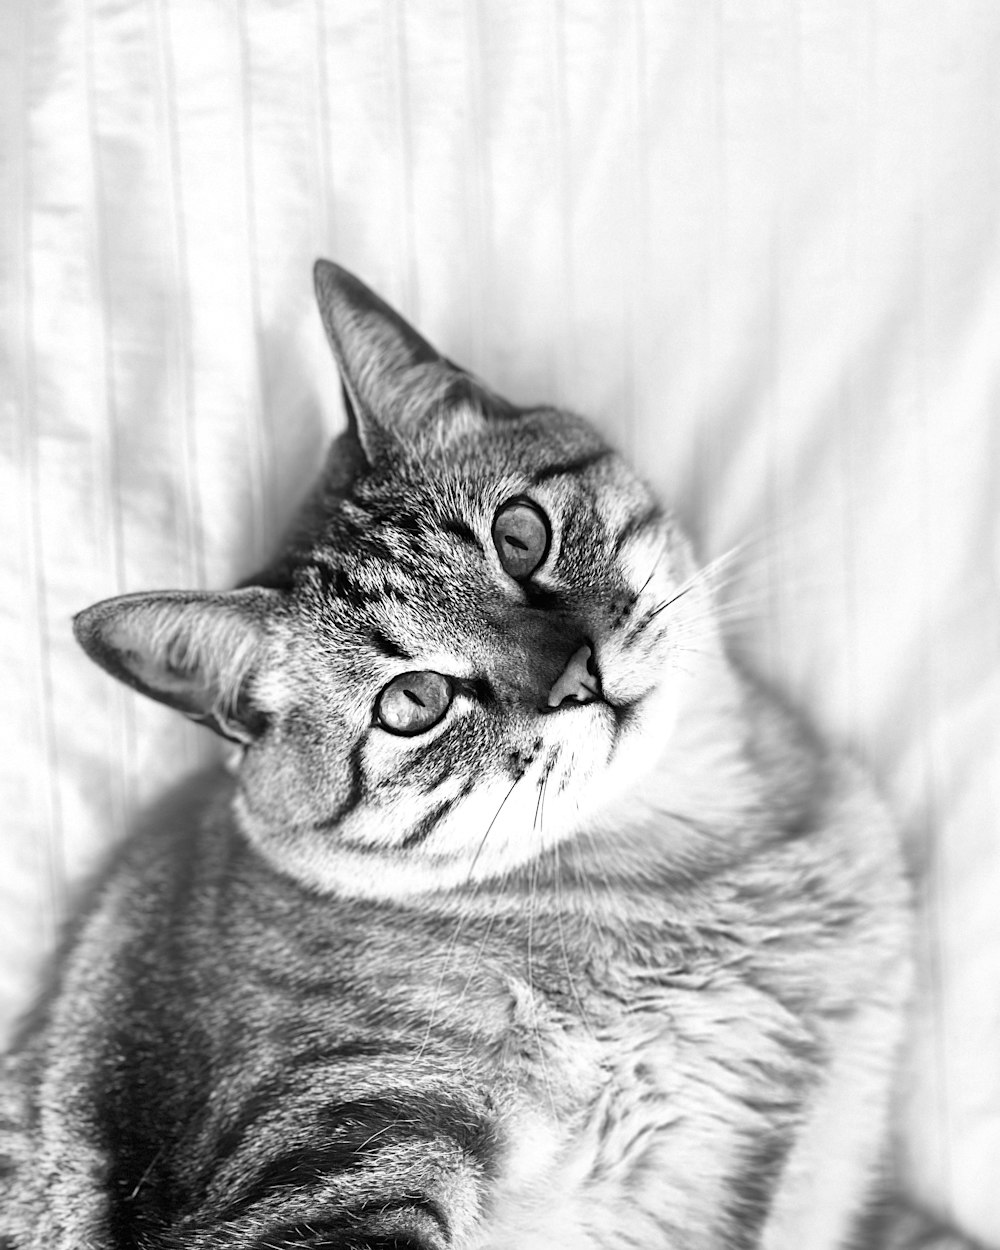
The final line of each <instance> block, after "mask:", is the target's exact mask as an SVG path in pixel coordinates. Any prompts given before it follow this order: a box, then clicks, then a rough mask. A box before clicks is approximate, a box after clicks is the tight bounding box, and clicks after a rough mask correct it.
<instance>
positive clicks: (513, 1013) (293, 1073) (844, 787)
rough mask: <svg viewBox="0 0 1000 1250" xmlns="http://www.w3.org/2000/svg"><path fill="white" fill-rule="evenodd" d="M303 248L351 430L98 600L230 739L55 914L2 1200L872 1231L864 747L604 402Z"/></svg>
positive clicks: (157, 672) (235, 1236) (412, 1234)
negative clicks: (720, 572) (772, 637)
mask: <svg viewBox="0 0 1000 1250" xmlns="http://www.w3.org/2000/svg"><path fill="white" fill-rule="evenodd" d="M316 289H317V293H318V299H319V305H320V309H321V312H322V317H323V321H324V323H325V327H326V332H327V335H328V337H329V340H330V343H331V345H332V347H333V351H334V354H335V356H336V359H337V362H338V364H339V367H340V371H341V376H342V380H343V386H344V392H345V399H346V405H347V409H348V416H349V423H348V424H349V428H348V430H347V432H346V433H344V434H342V435H341V436H340V438H338V439H337V441H336V442H335V444H334V446H333V449H332V451H331V454H330V457H329V461H328V464H327V467H326V469H325V471H324V474H323V476H322V479H321V481H320V483H319V485H318V486H317V488H316V490H315V491H314V492H313V494H312V496H311V497H310V499H309V502H308V503H307V505H306V507H305V509H304V511H303V513H302V516H301V518H300V519H299V522H298V523H297V526H296V528H295V530H294V532H293V534H292V536H291V538H290V541H289V543H288V544H287V546H286V548H285V550H284V551H283V552H282V554H281V555H280V557H279V558H278V559H277V560H276V561H275V562H274V563H273V565H272V566H270V567H269V568H268V569H267V570H266V571H265V572H263V573H262V574H261V575H260V576H259V577H257V578H254V579H253V580H252V582H250V583H247V584H245V585H243V586H241V587H240V588H239V589H236V590H233V591H229V592H225V593H205V592H194V591H166V592H156V593H142V594H131V595H125V596H123V597H120V598H116V599H112V600H109V601H106V602H103V603H98V604H96V605H95V606H93V607H91V608H88V609H87V610H86V611H85V612H82V613H81V614H80V615H79V616H78V617H77V618H76V621H75V630H76V635H77V638H78V639H79V641H80V642H81V643H82V645H83V647H84V649H85V650H86V651H87V653H88V654H89V655H90V656H91V658H93V659H94V660H96V661H97V663H98V664H100V665H102V666H103V667H104V668H105V669H107V670H108V672H110V673H111V674H113V675H114V676H115V677H118V678H120V679H121V680H122V681H124V682H126V683H127V684H128V685H130V686H132V687H133V688H134V689H136V690H139V691H141V692H142V693H144V694H147V695H150V696H152V697H153V698H155V699H159V700H162V701H163V702H165V703H168V704H170V705H172V706H173V707H175V708H178V709H179V710H180V711H182V712H184V713H186V714H187V715H188V716H191V717H193V718H195V719H196V720H198V721H201V722H203V723H204V724H206V725H208V726H210V727H211V728H212V729H214V730H215V731H217V732H218V733H219V734H221V735H223V736H224V737H225V738H228V739H230V740H231V741H232V743H233V744H234V746H235V750H236V753H237V755H238V764H234V766H233V767H232V768H231V769H229V770H221V769H220V770H219V772H218V774H214V773H213V774H211V775H209V776H207V777H204V778H201V779H200V780H199V781H198V782H196V783H195V784H193V785H189V786H188V787H186V789H185V791H184V792H183V793H182V795H181V796H180V798H178V799H176V800H175V801H173V802H171V803H168V804H167V805H166V806H165V808H164V809H163V810H161V811H160V813H159V816H158V818H157V819H155V820H153V821H151V822H150V823H149V826H148V827H147V828H145V829H143V830H140V831H139V832H138V833H137V834H136V836H135V837H134V838H133V839H132V840H131V841H130V842H129V843H128V844H127V845H126V846H125V848H124V850H123V851H122V852H121V853H120V856H119V857H118V859H117V862H116V863H115V864H114V866H113V867H112V869H111V870H110V872H109V873H107V874H106V876H105V877H104V879H103V880H102V881H101V883H100V884H99V886H98V887H97V888H96V890H95V891H94V893H93V896H92V898H91V900H90V902H89V904H88V906H87V907H86V908H85V909H84V911H83V914H82V917H81V919H80V920H79V921H78V922H77V924H76V925H75V927H74V930H73V932H72V934H71V935H70V936H69V938H68V939H67V942H66V945H65V948H64V951H63V953H62V956H61V958H60V961H59V965H58V968H57V971H56V974H55V977H54V982H53V985H52V987H51V989H50V990H49V992H48V993H47V994H46V996H45V997H44V999H43V1001H42V1002H41V1003H40V1005H39V1006H38V1007H37V1008H36V1010H35V1012H34V1013H33V1015H32V1017H31V1018H30V1019H29V1021H28V1022H27V1024H26V1026H25V1028H24V1029H23V1031H22V1035H21V1037H20V1038H19V1040H18V1042H17V1044H16V1045H15V1047H14V1050H13V1052H12V1054H11V1056H10V1058H9V1061H8V1083H7V1087H6V1093H5V1102H4V1107H3V1130H2V1131H3V1143H2V1144H3V1151H4V1155H5V1158H6V1168H5V1173H4V1180H3V1185H4V1186H5V1188H4V1189H3V1191H2V1192H3V1204H2V1206H3V1214H2V1218H0V1243H2V1245H4V1246H6V1247H16V1248H17V1250H28V1248H29V1247H30V1248H33V1250H42V1248H44V1250H82V1248H86V1250H109V1248H111V1247H117V1248H124V1247H136V1248H141V1250H179V1248H181V1247H184V1248H190V1250H208V1248H209V1247H211V1248H213V1250H215V1248H221V1247H247V1248H250V1247H253V1248H255V1250H277V1248H279V1247H311V1248H312V1250H320V1248H321V1247H323V1248H326V1250H333V1248H334V1247H338V1248H345V1250H346V1248H352V1250H361V1248H362V1247H365V1248H369V1250H375V1248H383V1250H387V1248H388V1247H399V1248H402V1247H406V1248H408V1250H417V1248H421V1250H431V1248H437V1247H454V1248H456V1250H458V1248H467V1250H473V1248H475V1250H501V1248H503V1250H543V1248H544V1250H552V1248H560V1247H565V1248H567V1250H569V1248H570V1247H572V1248H573V1250H587V1248H594V1250H596V1248H598V1247H600V1248H604V1250H624V1248H626V1247H635V1248H653V1247H664V1248H666V1247H672V1248H680V1247H683V1248H685V1250H702V1248H704V1250H709V1248H715V1250H718V1248H722V1247H725V1248H727V1250H740V1248H749V1247H757V1246H761V1247H767V1248H768V1250H832V1248H834V1247H840V1248H842V1247H846V1246H848V1245H855V1244H858V1239H859V1238H860V1237H861V1236H862V1229H863V1228H864V1227H867V1225H866V1221H869V1219H870V1216H871V1212H872V1210H873V1206H874V1205H875V1204H876V1199H877V1197H878V1190H879V1187H880V1178H881V1173H882V1165H883V1163H884V1156H885V1143H886V1121H887V1107H888V1102H889V1091H890V1083H891V1075H890V1074H891V1071H892V1067H893V1062H894V1056H895V1054H896V1051H897V1047H898V1044H899V1041H900V1035H901V1019H902V1007H903V1004H904V1000H905V999H906V996H907V991H908V985H909V979H910V968H909V955H908V943H909V903H908V895H907V890H906V887H905V884H904V878H903V874H902V871H901V866H900V858H899V851H898V848H897V841H896V836H895V833H894V830H893V827H892V825H891V823H890V821H889V820H888V819H887V816H886V814H885V812H884V811H883V809H882V807H881V806H880V804H879V802H878V800H877V799H876V798H875V796H874V795H873V792H872V790H871V788H870V786H869V784H868V782H867V781H866V779H865V777H864V775H863V774H862V773H861V772H860V771H859V769H858V768H857V767H856V766H855V765H854V764H853V763H852V762H850V761H849V760H847V759H845V758H844V757H842V756H838V755H836V754H834V753H831V752H830V751H829V750H827V749H826V748H825V747H824V746H823V745H822V744H821V743H820V742H819V741H817V739H816V737H815V736H814V735H813V733H812V732H811V731H810V730H809V728H808V727H807V726H805V725H804V724H803V723H802V722H801V721H800V720H799V719H798V718H797V717H796V716H794V715H793V714H792V713H791V712H790V711H788V710H787V709H786V708H785V707H784V706H783V705H782V704H781V703H780V702H778V701H776V699H775V698H774V697H773V696H772V695H770V694H768V693H767V692H766V691H765V690H764V689H762V688H761V686H760V685H759V684H758V683H756V682H754V681H752V680H751V679H750V678H749V677H748V676H747V675H746V674H745V673H744V672H742V671H741V669H740V668H739V667H738V666H737V665H736V664H734V662H732V661H731V660H730V659H729V658H728V657H727V653H726V651H725V649H724V645H723V640H722V638H721V636H720V630H719V627H718V624H717V613H716V612H715V610H714V608H713V592H712V577H711V574H710V572H709V571H708V570H705V569H702V568H700V567H699V565H698V564H696V562H695V560H694V558H693V556H692V553H691V549H690V547H689V544H688V542H687V541H686V540H685V538H684V536H683V535H682V534H681V532H680V531H679V530H678V527H677V524H676V522H675V520H674V519H673V518H672V517H671V516H670V515H669V514H668V513H666V512H665V511H663V510H662V509H661V508H660V507H659V506H658V505H657V504H656V503H655V502H654V501H653V500H652V499H651V497H650V495H649V494H648V492H647V490H646V489H645V487H644V486H643V485H642V484H641V483H640V481H639V480H638V479H637V478H636V477H635V476H634V475H633V473H632V472H631V471H630V470H629V469H628V468H627V467H626V465H625V464H624V463H623V462H622V460H621V459H620V458H619V457H618V456H617V455H616V454H614V452H613V451H611V449H610V448H609V447H607V446H606V445H605V444H604V442H602V440H601V439H600V438H599V437H598V436H597V435H596V434H595V433H594V432H593V430H592V429H591V428H590V427H589V426H588V425H587V424H586V423H585V422H584V421H582V420H580V419H579V418H577V417H575V416H572V415H570V414H568V413H566V412H562V411H558V410H555V409H552V408H547V407H540V408H538V407H536V408H518V407H516V406H514V405H512V404H510V403H508V402H506V401H504V400H503V399H501V398H499V397H498V396H496V395H495V394H493V393H491V392H490V391H489V390H488V389H487V388H486V387H485V386H484V385H483V384H482V383H480V382H479V381H478V380H477V379H475V378H473V377H472V376H470V375H469V374H468V373H466V372H464V371H463V370H461V369H460V368H457V367H456V366H455V365H453V364H451V363H450V362H449V361H448V360H446V359H445V358H444V357H442V356H441V355H440V354H439V353H438V352H437V351H436V350H435V349H434V348H433V347H431V346H430V345H429V344H428V343H427V342H426V341H425V340H424V339H423V338H422V337H420V336H419V335H418V334H417V333H416V332H415V331H414V330H413V329H412V328H411V327H410V326H409V325H408V324H406V322H404V321H403V320H402V318H401V317H400V316H398V315H397V314H396V313H395V312H394V311H393V310H392V309H390V308H389V307H388V306H387V305H386V304H385V303H383V301H382V300H381V299H379V298H378V297H377V296H376V295H375V294H374V293H373V292H371V291H370V290H368V289H367V288H366V287H365V286H364V285H363V284H362V283H361V282H359V281H358V280H357V279H356V278H354V277H353V276H351V275H350V274H348V273H347V272H345V271H344V270H342V269H340V268H338V267H337V266H335V265H332V264H329V263H326V262H320V263H319V264H318V265H317V268H316ZM883 1231H884V1237H885V1240H884V1242H883V1244H889V1239H890V1237H891V1236H893V1235H894V1234H893V1233H892V1232H891V1230H888V1229H884V1230H883ZM897 1232H898V1229H897Z"/></svg>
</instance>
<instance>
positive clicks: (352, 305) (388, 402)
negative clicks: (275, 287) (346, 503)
mask: <svg viewBox="0 0 1000 1250" xmlns="http://www.w3.org/2000/svg"><path fill="white" fill-rule="evenodd" d="M313 281H314V283H315V287H316V302H317V304H318V305H319V312H320V316H321V318H322V319H323V328H324V330H325V331H326V337H327V340H328V341H329V344H330V347H331V349H332V351H333V354H334V357H335V358H336V361H337V367H338V369H339V370H340V377H341V382H342V384H343V389H344V400H345V406H346V408H347V415H348V421H349V423H350V427H351V433H352V434H353V435H354V436H355V437H356V438H357V441H358V443H359V444H360V447H361V449H362V450H363V452H364V455H365V457H366V459H367V460H368V463H369V464H372V465H373V464H375V463H376V461H377V460H378V459H379V458H380V456H381V454H382V452H383V450H384V448H385V445H386V441H387V439H388V438H390V437H391V433H392V431H393V430H394V429H396V428H397V427H398V426H399V425H400V424H402V423H403V420H404V417H403V414H404V412H405V410H406V408H407V406H408V405H409V404H410V403H411V402H412V397H413V393H414V391H415V390H416V389H419V383H420V379H421V378H422V377H426V376H427V373H428V366H430V371H431V372H432V373H433V372H438V371H440V370H447V371H449V372H450V371H452V370H453V368H454V366H452V365H449V364H448V362H446V361H445V360H444V359H443V358H442V356H441V355H440V353H439V352H437V351H436V350H435V349H434V348H433V347H432V346H431V345H430V343H428V342H427V340H426V339H425V338H423V337H422V336H421V335H420V334H418V333H417V331H416V330H414V328H413V326H411V325H410V324H409V322H408V321H406V320H405V319H404V318H403V317H401V316H400V315H399V313H397V312H396V310H395V309H394V308H390V306H389V305H388V304H387V303H386V302H385V300H383V299H382V298H381V297H380V296H378V295H376V294H375V292H374V291H373V290H371V288H370V287H367V286H365V284H364V283H363V282H362V281H361V280H360V278H356V277H355V276H354V274H352V273H350V272H349V271H348V270H346V269H342V268H341V267H340V265H335V264H333V262H332V261H329V260H318V261H317V262H316V264H315V266H314V267H313ZM352 467H353V466H352Z"/></svg>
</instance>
